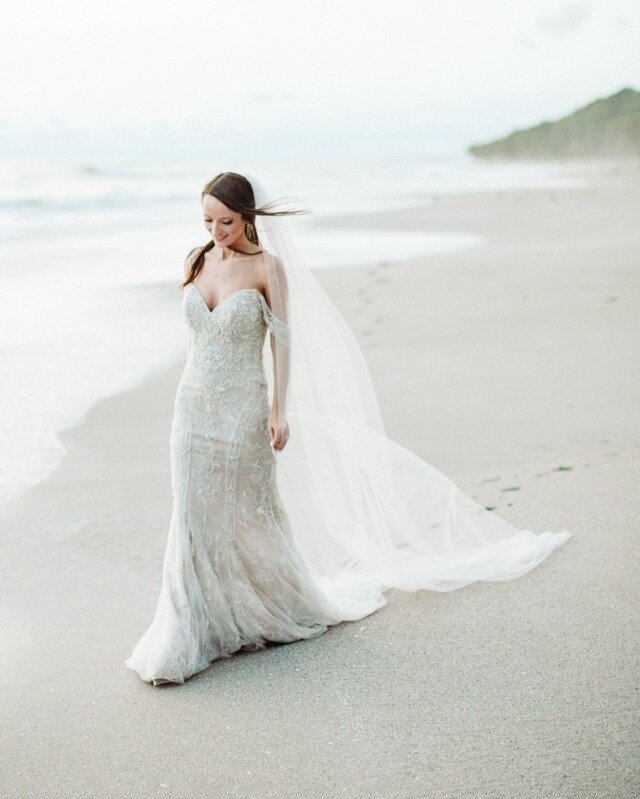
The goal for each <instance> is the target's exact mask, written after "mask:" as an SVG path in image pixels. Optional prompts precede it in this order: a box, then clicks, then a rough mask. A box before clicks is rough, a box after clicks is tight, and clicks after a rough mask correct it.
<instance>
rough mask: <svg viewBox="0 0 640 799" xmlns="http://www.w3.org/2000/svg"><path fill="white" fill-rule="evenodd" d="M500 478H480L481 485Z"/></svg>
mask: <svg viewBox="0 0 640 799" xmlns="http://www.w3.org/2000/svg"><path fill="white" fill-rule="evenodd" d="M500 479H501V478H500V477H487V479H486V480H480V485H483V484H484V483H495V482H496V480H500Z"/></svg>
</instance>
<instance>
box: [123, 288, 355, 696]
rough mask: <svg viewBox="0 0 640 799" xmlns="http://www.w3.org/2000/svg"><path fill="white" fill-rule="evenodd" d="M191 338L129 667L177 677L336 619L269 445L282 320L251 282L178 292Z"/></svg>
mask: <svg viewBox="0 0 640 799" xmlns="http://www.w3.org/2000/svg"><path fill="white" fill-rule="evenodd" d="M183 312H184V317H185V320H186V323H187V325H188V327H189V330H190V335H191V347H190V348H189V351H188V356H187V362H186V365H185V369H184V372H183V374H182V377H181V379H180V383H179V385H178V390H177V393H176V398H175V404H174V415H173V420H172V425H171V435H170V442H169V451H170V462H171V486H172V493H173V511H172V515H171V520H170V523H169V534H168V539H167V545H166V550H165V556H164V562H163V567H162V586H161V589H160V595H159V598H158V603H157V607H156V612H155V615H154V618H153V621H152V623H151V625H150V626H149V628H148V629H147V631H146V632H145V633H144V635H143V636H142V637H141V639H140V640H139V642H138V643H137V644H136V646H135V648H134V650H133V652H132V654H131V656H130V657H129V658H128V659H127V661H126V665H127V666H128V667H129V668H131V669H133V670H135V671H137V672H138V673H139V675H140V676H141V677H142V679H144V680H146V681H148V682H153V683H154V684H157V683H160V682H167V681H168V682H184V680H185V679H187V677H189V676H191V675H192V674H195V673H196V672H198V671H201V670H202V669H204V668H206V667H207V666H208V665H209V663H210V662H211V661H213V660H215V659H217V658H219V657H230V656H231V655H232V654H233V653H234V652H235V651H237V650H239V649H241V648H246V649H252V650H254V649H261V648H264V647H265V645H266V642H268V641H279V642H288V641H294V640H299V639H302V638H310V637H312V636H315V635H319V634H321V633H323V632H325V631H326V629H327V626H329V625H330V624H336V623H338V622H339V621H341V620H342V618H341V616H340V612H339V610H338V609H337V608H336V607H334V606H333V605H332V604H331V602H330V601H329V599H328V598H327V597H326V595H325V594H324V593H323V592H322V591H321V589H320V587H319V586H318V584H317V583H316V582H315V581H314V580H313V578H312V576H311V574H310V573H309V571H308V570H307V567H306V565H305V563H304V561H303V560H302V557H301V556H300V554H299V551H298V549H297V548H296V546H295V543H294V540H293V536H292V533H291V529H290V525H289V521H288V518H287V515H286V512H285V510H284V507H283V505H282V503H281V500H280V496H279V493H278V488H277V482H276V469H275V466H276V457H277V455H276V453H275V452H274V451H273V449H272V447H271V446H270V444H269V433H268V429H267V425H268V415H269V402H268V395H267V382H266V375H265V370H264V364H263V356H262V350H263V345H264V341H265V333H266V331H267V329H268V330H270V331H271V333H272V334H273V335H274V337H276V338H277V340H278V341H280V342H281V343H284V344H286V345H287V346H288V345H289V331H288V329H287V326H286V325H285V324H284V323H283V322H282V321H281V320H280V319H278V318H277V317H275V315H274V314H273V313H272V312H271V309H270V308H269V306H268V304H267V302H266V300H265V298H264V295H263V294H262V293H261V292H260V291H259V290H258V289H240V290H239V291H235V292H233V293H232V294H230V295H229V296H228V297H225V298H224V299H223V300H221V301H220V302H219V303H218V305H217V306H216V307H215V308H214V309H213V310H209V308H208V307H207V305H206V302H205V301H204V298H203V297H202V295H201V294H200V292H199V291H198V289H197V287H196V286H195V285H194V284H193V283H190V284H188V285H187V286H186V288H185V289H184V293H183Z"/></svg>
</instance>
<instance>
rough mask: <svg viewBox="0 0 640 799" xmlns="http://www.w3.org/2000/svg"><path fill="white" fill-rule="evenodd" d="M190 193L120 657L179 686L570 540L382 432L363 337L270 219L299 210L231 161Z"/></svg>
mask: <svg viewBox="0 0 640 799" xmlns="http://www.w3.org/2000/svg"><path fill="white" fill-rule="evenodd" d="M201 199H202V210H203V213H204V225H205V228H206V229H207V231H208V233H209V235H210V236H211V241H209V242H208V243H207V244H205V245H204V246H202V247H196V248H195V249H194V250H192V251H191V252H190V253H189V255H188V256H187V259H186V263H185V274H184V282H183V283H182V288H183V300H182V302H183V313H184V318H185V321H186V324H187V326H188V328H189V333H190V341H189V350H188V354H187V361H186V365H185V369H184V372H183V374H182V377H181V379H180V382H179V385H178V389H177V393H176V398H175V405H174V415H173V421H172V426H171V435H170V462H171V485H172V494H173V511H172V515H171V520H170V524H169V533H168V538H167V544H166V550H165V556H164V562H163V567H162V585H161V589H160V594H159V597H158V602H157V607H156V611H155V615H154V617H153V620H152V622H151V624H150V626H149V627H148V629H147V630H146V632H145V633H144V634H143V635H142V637H141V638H140V640H139V641H138V643H137V644H136V646H135V647H134V649H133V652H132V654H131V656H130V657H129V658H128V659H127V660H126V665H127V666H128V668H130V669H132V670H134V671H136V672H137V673H138V674H139V676H140V677H141V678H142V679H143V680H144V681H146V682H149V683H152V684H153V685H159V684H161V683H183V682H184V681H185V680H186V679H187V678H189V677H190V676H192V675H193V674H196V673H197V672H199V671H202V670H203V669H205V668H206V667H207V666H208V665H209V664H210V663H211V662H212V661H214V660H216V659H218V658H221V657H230V656H231V655H233V654H234V653H235V652H237V651H239V650H241V649H245V650H251V651H253V650H258V649H263V648H265V647H266V646H267V645H268V644H269V643H271V642H280V643H283V642H284V643H286V642H291V641H296V640H301V639H305V638H311V637H313V636H317V635H320V634H322V633H324V632H325V631H326V630H327V628H328V627H329V626H330V625H334V624H338V623H340V622H342V621H353V620H356V619H361V618H363V617H364V616H367V615H369V614H370V613H373V612H374V611H375V610H377V609H378V608H380V607H382V606H383V605H384V604H385V603H386V598H385V597H384V592H385V591H386V590H388V589H389V588H397V589H400V590H404V591H416V590H419V589H429V590H434V591H452V590H455V589H457V588H461V587H463V586H465V585H468V584H469V583H472V582H474V581H477V580H492V581H493V580H509V579H513V578H515V577H519V576H521V575H523V574H525V573H526V572H527V571H529V570H530V569H532V568H533V567H534V566H536V565H537V564H539V563H540V562H541V561H542V560H544V558H546V557H547V555H549V554H550V553H551V552H552V551H553V550H554V549H556V548H557V547H558V546H560V545H561V544H562V543H564V542H565V541H566V540H567V539H568V538H570V537H571V533H569V532H568V531H567V530H564V531H562V532H557V533H553V532H542V533H538V534H536V533H533V532H531V531H529V530H519V529H517V528H515V527H513V526H512V525H510V524H508V523H507V522H506V521H504V520H503V519H501V518H500V517H498V516H496V515H495V514H494V513H491V512H490V511H488V510H486V509H485V508H483V507H481V506H480V505H478V504H477V503H475V502H474V501H473V500H472V499H471V498H469V497H467V496H466V495H464V494H462V493H461V492H460V491H459V489H458V488H457V486H456V485H455V484H454V483H453V482H452V481H451V480H450V479H449V478H447V477H446V476H445V475H443V474H442V473H441V472H439V471H437V470H436V469H435V468H433V467H432V466H430V465H429V464H428V463H427V462H426V461H424V460H422V459H421V458H419V457H418V456H417V455H415V454H414V453H412V452H410V451H409V450H407V449H405V448H404V447H402V446H400V445H399V444H397V443H396V442H394V441H392V440H391V439H389V438H388V437H387V436H386V435H385V432H384V426H383V423H382V419H381V416H380V409H379V406H378V401H377V398H376V394H375V391H374V388H373V383H372V381H371V376H370V373H369V369H368V367H367V364H366V362H365V359H364V357H363V354H362V351H361V350H360V347H359V345H358V343H357V341H356V340H355V338H354V336H353V334H352V332H351V330H350V329H349V327H348V325H347V324H346V322H345V320H344V319H343V318H342V316H341V315H340V314H339V312H338V311H337V309H336V307H335V305H334V304H333V303H332V301H331V300H330V298H329V297H328V295H327V294H326V293H325V292H324V291H323V289H322V288H321V286H320V284H319V283H318V281H317V280H316V278H315V277H314V276H313V274H312V272H311V270H310V269H309V268H308V267H307V266H306V265H305V263H304V260H303V258H302V256H301V254H300V252H298V250H297V248H296V245H295V243H294V241H293V239H292V237H291V234H290V232H289V229H288V227H287V224H288V223H287V222H286V221H285V219H284V217H285V216H288V215H295V214H299V213H306V212H307V211H306V209H293V210H291V209H284V210H277V206H278V203H277V202H276V201H274V200H273V198H271V197H270V196H269V194H268V192H267V191H266V189H265V188H264V186H263V185H262V184H261V183H260V181H258V180H257V179H256V178H254V177H252V176H248V175H246V174H245V175H240V174H237V173H235V172H223V173H221V174H219V175H217V176H216V177H215V178H213V180H211V181H210V182H209V183H207V184H206V186H205V187H204V189H203V191H202V197H201ZM267 333H268V335H266V334H267ZM269 398H270V399H269Z"/></svg>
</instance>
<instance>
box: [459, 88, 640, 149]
mask: <svg viewBox="0 0 640 799" xmlns="http://www.w3.org/2000/svg"><path fill="white" fill-rule="evenodd" d="M468 151H469V152H470V153H471V154H472V155H474V156H476V157H477V158H491V159H493V158H495V159H498V158H500V159H517V158H522V159H525V158H526V159H548V158H549V159H554V158H608V157H616V156H626V157H633V156H638V157H640V92H637V91H635V89H630V88H626V89H622V91H619V92H617V93H616V94H612V95H611V96H610V97H603V98H601V99H599V100H595V101H594V102H593V103H589V105H585V106H584V108H579V109H578V110H577V111H574V112H573V113H572V114H569V116H566V117H563V118H562V119H558V120H556V121H554V122H543V123H542V124H541V125H536V126H535V127H533V128H527V129H526V130H516V131H514V132H513V133H510V134H509V135H508V136H506V137H505V138H504V139H497V140H496V141H492V142H488V143H487V144H476V145H473V146H471V147H469V148H468Z"/></svg>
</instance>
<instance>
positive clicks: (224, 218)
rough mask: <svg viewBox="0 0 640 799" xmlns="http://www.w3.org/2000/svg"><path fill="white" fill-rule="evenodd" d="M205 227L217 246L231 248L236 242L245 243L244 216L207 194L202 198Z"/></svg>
mask: <svg viewBox="0 0 640 799" xmlns="http://www.w3.org/2000/svg"><path fill="white" fill-rule="evenodd" d="M202 212H203V214H204V226H205V228H206V229H207V230H208V231H209V234H210V235H211V237H212V238H213V239H214V240H215V242H216V246H220V247H230V246H231V245H232V244H234V242H237V243H238V244H240V243H242V242H244V239H245V235H244V226H245V221H244V219H243V218H242V214H240V213H238V212H237V211H232V210H231V209H230V208H227V206H226V205H224V204H223V203H221V202H220V200H218V199H216V198H215V197H212V196H211V195H210V194H205V195H204V197H203V198H202Z"/></svg>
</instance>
